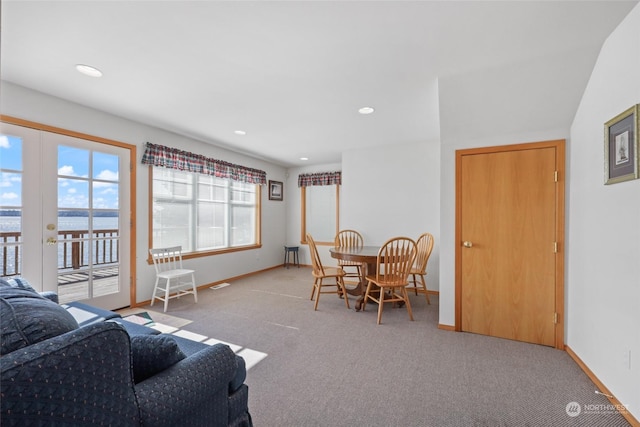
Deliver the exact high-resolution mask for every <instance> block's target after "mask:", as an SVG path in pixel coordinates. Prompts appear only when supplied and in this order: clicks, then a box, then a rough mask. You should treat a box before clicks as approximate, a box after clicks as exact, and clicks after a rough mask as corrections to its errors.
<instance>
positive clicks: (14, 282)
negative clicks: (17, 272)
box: [0, 277, 37, 293]
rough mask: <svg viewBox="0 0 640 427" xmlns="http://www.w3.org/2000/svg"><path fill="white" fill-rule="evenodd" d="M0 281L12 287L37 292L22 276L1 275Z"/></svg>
mask: <svg viewBox="0 0 640 427" xmlns="http://www.w3.org/2000/svg"><path fill="white" fill-rule="evenodd" d="M0 283H1V284H2V285H6V286H10V287H12V288H16V289H23V290H25V291H31V292H34V293H37V291H36V290H35V289H33V286H31V284H29V282H28V281H27V280H26V279H23V278H22V277H2V278H0Z"/></svg>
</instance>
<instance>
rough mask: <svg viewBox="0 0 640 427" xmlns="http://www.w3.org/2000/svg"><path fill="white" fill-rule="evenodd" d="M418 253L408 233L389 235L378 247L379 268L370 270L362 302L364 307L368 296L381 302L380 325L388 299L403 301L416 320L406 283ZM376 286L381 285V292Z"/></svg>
mask: <svg viewBox="0 0 640 427" xmlns="http://www.w3.org/2000/svg"><path fill="white" fill-rule="evenodd" d="M416 253H417V248H416V243H415V242H414V241H413V240H412V239H410V238H408V237H394V238H392V239H389V240H387V241H386V242H385V243H384V244H383V245H382V247H381V248H380V250H379V251H378V257H377V261H376V271H375V273H374V274H367V277H366V279H367V290H366V292H365V294H364V301H363V302H362V311H364V309H365V307H366V306H367V300H371V301H374V302H376V303H378V325H379V324H380V321H381V320H382V309H383V307H384V303H388V302H404V304H405V305H406V306H407V312H408V313H409V319H411V320H413V313H412V311H411V303H410V302H409V296H408V294H407V285H408V278H409V272H410V271H411V266H412V265H413V263H414V261H415V258H416ZM375 286H377V287H379V294H378V293H377V292H375V291H376V289H375V288H374V287H375Z"/></svg>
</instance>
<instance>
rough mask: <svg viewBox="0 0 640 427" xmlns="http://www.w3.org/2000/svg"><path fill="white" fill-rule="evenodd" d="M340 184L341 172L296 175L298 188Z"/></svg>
mask: <svg viewBox="0 0 640 427" xmlns="http://www.w3.org/2000/svg"><path fill="white" fill-rule="evenodd" d="M340 184H342V172H319V173H302V174H300V175H298V187H310V186H312V185H340Z"/></svg>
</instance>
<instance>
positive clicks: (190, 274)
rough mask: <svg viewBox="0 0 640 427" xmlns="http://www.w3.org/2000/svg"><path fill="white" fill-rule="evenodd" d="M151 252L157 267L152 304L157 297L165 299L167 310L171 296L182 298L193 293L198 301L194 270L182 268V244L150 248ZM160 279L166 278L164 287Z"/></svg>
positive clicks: (165, 308)
mask: <svg viewBox="0 0 640 427" xmlns="http://www.w3.org/2000/svg"><path fill="white" fill-rule="evenodd" d="M149 253H150V254H151V258H152V259H153V266H154V267H155V268H156V285H155V287H154V288H153V296H152V298H151V305H153V302H154V301H155V300H156V299H159V300H160V301H164V311H165V312H166V311H167V307H168V306H169V300H170V299H171V298H180V297H181V296H182V295H186V294H193V297H194V298H195V302H196V303H197V302H198V291H197V290H196V279H195V276H194V270H188V269H185V268H182V246H173V247H170V248H158V249H149ZM160 280H165V284H164V288H163V287H162V286H161V284H160ZM158 291H160V294H158ZM172 293H173V295H172Z"/></svg>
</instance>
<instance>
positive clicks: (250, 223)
mask: <svg viewBox="0 0 640 427" xmlns="http://www.w3.org/2000/svg"><path fill="white" fill-rule="evenodd" d="M150 171H151V172H150V173H151V179H150V182H151V205H152V206H151V214H150V216H151V221H150V223H151V230H150V235H151V242H150V247H156V248H158V247H167V246H177V245H181V246H182V249H183V251H184V252H186V253H190V252H191V253H195V252H204V253H211V252H215V251H224V252H226V251H229V250H233V249H234V248H242V249H246V248H247V247H251V248H254V247H256V246H258V245H259V244H260V233H259V217H260V204H259V202H258V201H259V200H260V186H259V185H257V184H248V183H243V182H240V181H235V180H231V179H228V178H218V177H215V176H213V175H205V174H200V173H193V172H185V171H181V170H177V169H167V168H163V167H152V168H150Z"/></svg>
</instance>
